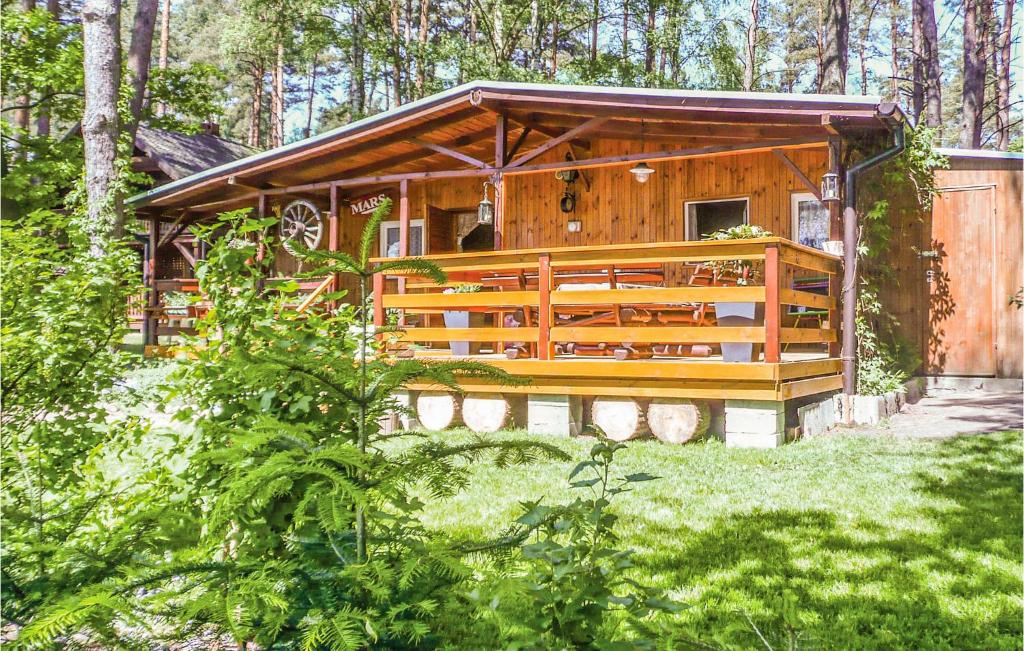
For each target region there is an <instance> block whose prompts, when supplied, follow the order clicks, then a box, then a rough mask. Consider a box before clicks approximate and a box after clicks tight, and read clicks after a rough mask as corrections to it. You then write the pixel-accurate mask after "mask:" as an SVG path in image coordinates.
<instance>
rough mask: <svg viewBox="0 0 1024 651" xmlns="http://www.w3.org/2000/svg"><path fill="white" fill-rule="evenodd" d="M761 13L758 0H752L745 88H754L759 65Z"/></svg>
mask: <svg viewBox="0 0 1024 651" xmlns="http://www.w3.org/2000/svg"><path fill="white" fill-rule="evenodd" d="M760 14H761V6H760V3H759V2H758V0H750V23H749V24H748V25H747V60H746V64H747V65H746V66H745V67H744V68H743V90H745V91H748V92H749V91H752V90H754V74H755V71H754V69H755V67H756V66H757V23H758V22H759V19H760Z"/></svg>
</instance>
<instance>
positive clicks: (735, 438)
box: [725, 431, 786, 450]
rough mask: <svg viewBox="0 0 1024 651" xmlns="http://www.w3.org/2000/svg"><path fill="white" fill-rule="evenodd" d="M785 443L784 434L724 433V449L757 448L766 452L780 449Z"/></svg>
mask: <svg viewBox="0 0 1024 651" xmlns="http://www.w3.org/2000/svg"><path fill="white" fill-rule="evenodd" d="M785 442H786V435H785V433H784V432H779V433H778V434H752V433H750V432H728V431H727V432H726V433H725V447H727V448H757V449H761V450H767V449H770V448H777V447H781V446H782V444H783V443H785Z"/></svg>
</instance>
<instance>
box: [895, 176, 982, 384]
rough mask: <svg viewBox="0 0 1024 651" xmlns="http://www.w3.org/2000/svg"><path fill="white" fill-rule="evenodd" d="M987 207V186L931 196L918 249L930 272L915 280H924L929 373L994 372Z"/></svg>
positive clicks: (968, 373) (943, 192)
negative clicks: (929, 224) (925, 238)
mask: <svg viewBox="0 0 1024 651" xmlns="http://www.w3.org/2000/svg"><path fill="white" fill-rule="evenodd" d="M993 211H994V201H993V188H992V187H986V186H982V187H965V188H945V189H943V190H942V191H941V192H940V193H939V194H938V195H937V196H936V197H935V203H934V205H933V207H932V227H931V238H930V242H925V243H924V245H925V246H924V249H925V253H924V254H923V255H925V256H926V258H925V262H926V264H925V265H924V267H925V269H926V270H928V272H930V273H927V275H926V278H924V279H921V280H919V281H918V282H927V283H928V323H927V325H926V328H927V332H926V341H927V342H928V345H927V351H926V359H925V370H926V371H927V373H928V374H929V375H974V376H990V375H995V372H996V356H995V347H994V344H995V338H994V332H993V328H994V318H993V317H994V308H995V305H994V303H993V274H994V269H995V266H996V265H998V264H1000V262H999V261H998V260H996V259H995V257H994V248H995V247H994V238H995V230H994V229H995V220H994V212H993ZM925 232H927V229H926V231H925ZM911 282H913V280H911Z"/></svg>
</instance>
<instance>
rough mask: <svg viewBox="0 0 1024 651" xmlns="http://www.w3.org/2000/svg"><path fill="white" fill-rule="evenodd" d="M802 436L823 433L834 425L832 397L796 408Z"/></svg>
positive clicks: (834, 406) (833, 402) (834, 413)
mask: <svg viewBox="0 0 1024 651" xmlns="http://www.w3.org/2000/svg"><path fill="white" fill-rule="evenodd" d="M796 414H797V419H798V420H799V421H800V431H801V434H802V435H803V436H817V435H819V434H824V433H825V432H827V431H828V430H830V429H832V428H833V427H835V426H836V422H837V416H836V402H835V400H833V399H832V398H829V399H828V400H822V401H821V402H814V403H811V404H809V405H804V406H803V407H800V408H798V409H797V410H796Z"/></svg>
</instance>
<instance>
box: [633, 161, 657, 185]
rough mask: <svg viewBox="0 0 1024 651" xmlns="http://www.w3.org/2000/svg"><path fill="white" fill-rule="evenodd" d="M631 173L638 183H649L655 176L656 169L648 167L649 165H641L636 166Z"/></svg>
mask: <svg viewBox="0 0 1024 651" xmlns="http://www.w3.org/2000/svg"><path fill="white" fill-rule="evenodd" d="M629 173H630V174H632V175H633V178H635V179H636V180H637V183H647V179H649V178H650V177H651V174H654V169H652V168H651V167H650V166H648V165H647V163H639V164H637V165H634V166H633V167H632V168H631V169H630V170H629Z"/></svg>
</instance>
